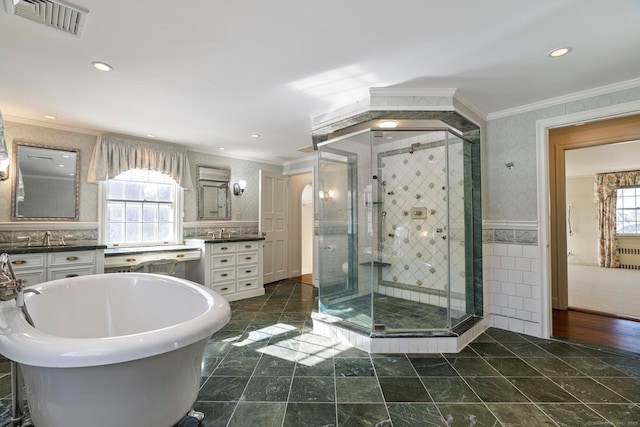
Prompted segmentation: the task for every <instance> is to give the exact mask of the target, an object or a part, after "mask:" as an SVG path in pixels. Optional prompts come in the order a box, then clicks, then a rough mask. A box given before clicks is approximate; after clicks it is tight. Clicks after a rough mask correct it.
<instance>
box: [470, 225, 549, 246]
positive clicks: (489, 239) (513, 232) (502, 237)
mask: <svg viewBox="0 0 640 427" xmlns="http://www.w3.org/2000/svg"><path fill="white" fill-rule="evenodd" d="M482 242H483V243H507V244H516V245H531V246H537V245H538V230H537V229H535V230H522V229H517V228H483V229H482Z"/></svg>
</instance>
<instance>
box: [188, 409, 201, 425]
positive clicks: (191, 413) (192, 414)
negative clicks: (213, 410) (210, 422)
mask: <svg viewBox="0 0 640 427" xmlns="http://www.w3.org/2000/svg"><path fill="white" fill-rule="evenodd" d="M187 417H192V418H195V419H196V420H198V422H199V423H200V422H202V420H204V414H203V413H202V412H198V411H196V410H195V409H192V410H190V411H189V413H188V414H187Z"/></svg>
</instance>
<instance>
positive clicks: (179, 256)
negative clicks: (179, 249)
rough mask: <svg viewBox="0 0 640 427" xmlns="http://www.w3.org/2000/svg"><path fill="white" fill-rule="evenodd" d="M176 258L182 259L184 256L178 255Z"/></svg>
mask: <svg viewBox="0 0 640 427" xmlns="http://www.w3.org/2000/svg"><path fill="white" fill-rule="evenodd" d="M176 258H184V255H183V254H178V255H176Z"/></svg>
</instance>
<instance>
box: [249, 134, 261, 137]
mask: <svg viewBox="0 0 640 427" xmlns="http://www.w3.org/2000/svg"><path fill="white" fill-rule="evenodd" d="M251 138H260V134H259V133H252V134H251Z"/></svg>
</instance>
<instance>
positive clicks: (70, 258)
mask: <svg viewBox="0 0 640 427" xmlns="http://www.w3.org/2000/svg"><path fill="white" fill-rule="evenodd" d="M77 260H78V257H77V256H68V257H67V261H77ZM67 277H68V276H67Z"/></svg>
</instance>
